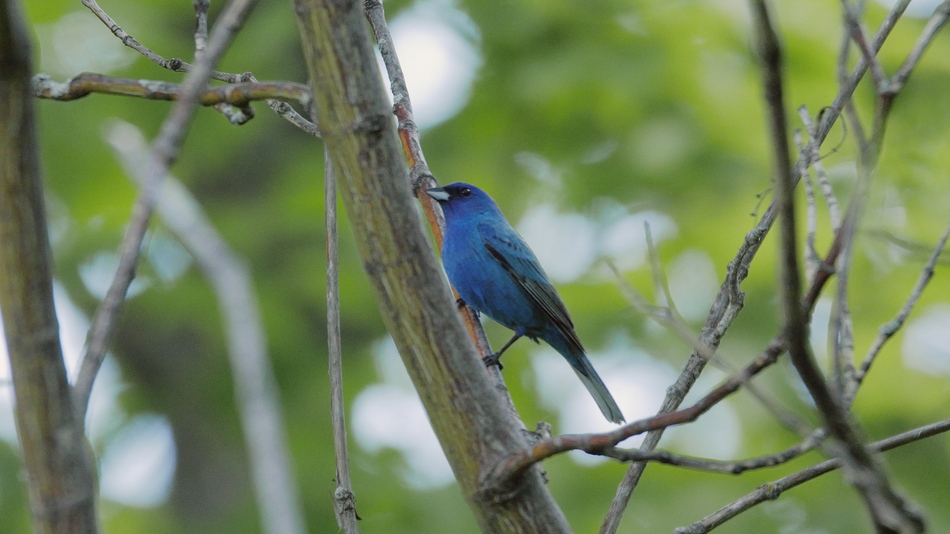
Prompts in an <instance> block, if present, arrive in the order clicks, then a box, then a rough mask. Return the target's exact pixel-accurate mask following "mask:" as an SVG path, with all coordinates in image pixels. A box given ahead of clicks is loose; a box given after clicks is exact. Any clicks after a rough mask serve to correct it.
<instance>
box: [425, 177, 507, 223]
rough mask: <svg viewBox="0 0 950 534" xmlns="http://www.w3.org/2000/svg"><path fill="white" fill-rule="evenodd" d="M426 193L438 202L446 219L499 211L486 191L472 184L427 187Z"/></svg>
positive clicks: (459, 183) (498, 212)
mask: <svg viewBox="0 0 950 534" xmlns="http://www.w3.org/2000/svg"><path fill="white" fill-rule="evenodd" d="M426 194H428V195H429V196H430V197H432V198H434V199H435V200H437V201H438V202H439V205H440V206H442V211H443V212H444V213H445V218H446V220H451V219H454V218H457V217H473V216H478V215H488V214H500V213H501V212H500V211H499V209H498V206H497V205H496V204H495V201H494V200H492V198H491V197H490V196H488V193H486V192H484V191H482V190H481V189H479V188H477V187H475V186H474V185H470V184H466V183H462V182H456V183H454V184H449V185H447V186H445V187H433V188H432V189H427V190H426Z"/></svg>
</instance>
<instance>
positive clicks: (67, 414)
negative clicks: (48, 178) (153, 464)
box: [0, 0, 98, 534]
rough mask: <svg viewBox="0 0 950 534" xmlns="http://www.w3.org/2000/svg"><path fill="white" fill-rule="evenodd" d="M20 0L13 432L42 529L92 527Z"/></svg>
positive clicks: (8, 103)
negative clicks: (56, 296) (56, 298)
mask: <svg viewBox="0 0 950 534" xmlns="http://www.w3.org/2000/svg"><path fill="white" fill-rule="evenodd" d="M29 35H30V34H29V30H28V29H27V27H26V24H25V22H24V20H23V15H22V13H21V11H20V6H19V5H18V3H17V2H15V1H14V0H0V308H2V309H3V328H4V334H5V336H6V341H7V350H8V353H9V357H10V369H11V371H12V375H13V385H14V395H15V399H16V402H15V407H14V410H15V413H16V427H17V437H18V439H19V441H20V451H21V454H22V455H23V463H24V465H25V467H26V485H27V489H28V490H29V500H30V508H31V516H32V522H33V529H34V530H35V532H36V533H37V534H65V533H71V534H72V533H75V534H95V533H96V532H97V531H98V525H97V518H96V495H95V486H96V483H95V471H94V468H93V465H94V460H93V457H92V451H91V450H89V449H88V445H87V443H86V441H85V438H84V436H83V425H82V419H81V418H77V417H76V413H75V410H74V408H73V402H72V398H71V397H70V391H69V384H68V382H67V381H66V367H65V364H64V363H63V354H62V348H61V346H60V341H59V324H58V322H57V320H56V310H55V307H54V304H53V283H52V253H51V252H50V246H49V236H48V233H47V226H46V209H45V206H44V198H43V185H42V181H41V176H40V158H39V151H38V148H37V140H36V130H35V126H34V124H35V117H34V112H33V97H32V93H31V91H30V74H31V69H32V66H31V64H30V57H31V54H32V46H31V44H30V40H29Z"/></svg>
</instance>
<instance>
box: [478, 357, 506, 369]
mask: <svg viewBox="0 0 950 534" xmlns="http://www.w3.org/2000/svg"><path fill="white" fill-rule="evenodd" d="M482 361H483V362H484V363H485V367H491V366H492V365H497V366H498V370H499V371H501V370H502V369H504V368H505V366H504V365H502V364H501V360H499V359H498V354H489V355H488V356H485V357H484V358H482Z"/></svg>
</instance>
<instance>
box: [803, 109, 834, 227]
mask: <svg viewBox="0 0 950 534" xmlns="http://www.w3.org/2000/svg"><path fill="white" fill-rule="evenodd" d="M798 116H799V117H800V118H801V120H802V124H804V125H805V131H806V132H808V143H807V144H806V145H805V151H807V152H809V154H808V158H807V160H808V161H810V162H811V166H812V167H813V168H814V169H815V180H816V181H817V182H818V187H820V188H821V192H822V194H823V195H824V197H825V205H826V206H827V207H828V218H829V220H830V221H831V233H832V234H835V233H837V232H838V229H839V228H841V208H840V207H839V206H838V197H837V196H835V190H834V188H832V187H831V182H830V181H829V180H828V173H827V172H825V165H824V163H822V162H821V156H820V155H819V153H818V145H819V143H817V142H816V141H815V127H816V126H815V123H814V122H813V121H812V120H811V115H809V113H808V108H807V107H805V106H804V105H803V106H799V108H798Z"/></svg>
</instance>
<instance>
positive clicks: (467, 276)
mask: <svg viewBox="0 0 950 534" xmlns="http://www.w3.org/2000/svg"><path fill="white" fill-rule="evenodd" d="M426 193H428V194H429V196H431V197H432V198H434V199H435V200H437V201H438V202H439V204H440V205H441V206H442V211H443V213H444V214H445V235H444V237H443V241H442V264H443V266H444V267H445V273H446V274H447V275H448V277H449V282H451V283H452V286H453V287H455V290H456V291H458V294H459V296H460V297H461V299H462V301H464V302H465V303H466V304H468V305H469V306H471V307H472V309H474V310H475V311H477V312H479V313H484V314H485V315H487V316H488V317H490V318H492V319H493V320H495V321H496V322H498V323H500V324H502V325H504V326H505V327H507V328H510V329H511V330H514V332H515V333H514V336H513V337H512V338H511V340H509V341H508V343H505V345H504V346H503V347H502V348H501V350H499V351H498V352H497V353H495V354H492V355H491V356H488V357H486V358H485V363H486V364H488V365H492V364H495V365H498V364H499V362H498V359H499V358H500V357H501V354H502V353H503V352H505V350H506V349H507V348H508V347H510V346H511V345H512V344H513V343H514V342H515V341H517V340H518V339H519V338H521V337H522V336H525V337H528V338H529V339H531V340H532V341H534V342H535V343H537V342H538V339H539V338H540V339H543V340H544V341H546V342H547V344H548V345H551V347H553V348H554V350H556V351H558V352H559V353H560V354H561V356H563V357H564V359H565V360H567V362H568V363H569V364H571V367H572V368H573V369H574V372H575V373H577V376H578V378H580V379H581V382H583V383H584V386H586V387H587V390H588V391H589V392H590V394H591V396H593V397H594V400H595V401H596V402H597V406H598V407H600V411H601V412H603V414H604V417H606V418H607V420H608V421H611V422H613V423H622V422H623V421H624V419H623V414H621V413H620V408H619V407H618V406H617V403H616V402H615V401H614V399H613V397H611V395H610V392H609V391H607V386H605V385H604V382H603V381H602V380H601V379H600V377H599V376H597V371H595V370H594V367H593V366H592V365H591V363H590V360H588V359H587V356H586V355H585V352H584V347H583V346H582V345H581V340H580V339H579V338H578V337H577V333H576V332H575V331H574V323H573V322H572V321H571V316H570V314H568V312H567V308H566V307H565V306H564V303H563V302H562V301H561V297H560V296H559V295H558V294H557V291H556V290H555V289H554V286H553V285H551V281H550V280H548V277H547V275H546V274H544V270H543V269H542V268H541V264H540V263H539V262H538V258H537V257H535V255H534V253H533V252H531V249H530V248H528V245H527V243H525V242H524V240H523V239H522V238H521V236H520V235H518V233H517V232H516V231H515V229H514V228H512V227H511V225H510V224H508V221H507V220H506V219H505V216H504V215H502V213H501V210H499V209H498V206H497V205H496V204H495V201H494V200H492V198H491V197H490V196H488V194H487V193H485V192H484V191H482V190H481V189H479V188H477V187H475V186H473V185H469V184H464V183H461V182H459V183H454V184H451V185H447V186H445V187H436V188H433V189H429V190H427V191H426Z"/></svg>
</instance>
